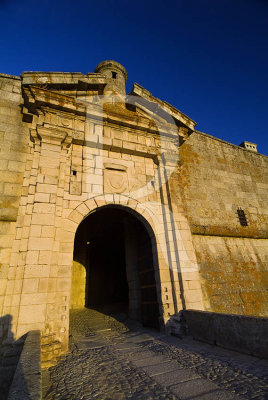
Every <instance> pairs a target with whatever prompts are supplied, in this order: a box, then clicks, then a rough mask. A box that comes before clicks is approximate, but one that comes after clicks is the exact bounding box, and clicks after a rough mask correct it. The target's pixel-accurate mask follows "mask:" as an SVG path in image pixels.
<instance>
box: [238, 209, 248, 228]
mask: <svg viewBox="0 0 268 400" xmlns="http://www.w3.org/2000/svg"><path fill="white" fill-rule="evenodd" d="M237 215H238V218H239V222H240V225H241V226H248V221H247V217H246V214H245V211H244V210H242V208H238V209H237Z"/></svg>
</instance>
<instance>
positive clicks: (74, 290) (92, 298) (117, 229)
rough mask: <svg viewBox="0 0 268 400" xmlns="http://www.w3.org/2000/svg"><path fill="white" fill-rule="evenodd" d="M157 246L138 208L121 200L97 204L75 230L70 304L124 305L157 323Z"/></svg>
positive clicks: (117, 308)
mask: <svg viewBox="0 0 268 400" xmlns="http://www.w3.org/2000/svg"><path fill="white" fill-rule="evenodd" d="M155 248H156V240H155V236H154V233H153V231H152V228H151V227H150V225H149V224H148V223H147V222H146V220H145V219H144V218H143V217H142V216H141V215H140V214H138V213H137V212H135V211H133V210H132V209H130V208H129V207H126V206H122V205H106V206H102V207H99V208H96V209H95V210H94V212H92V213H90V214H89V215H88V216H87V217H86V218H85V219H84V220H83V221H82V222H81V223H80V224H79V227H78V229H77V231H76V236H75V242H74V262H73V272H72V287H71V299H70V308H81V307H84V306H86V307H89V308H99V309H103V310H104V309H105V310H106V311H107V310H108V312H109V310H110V311H111V312H112V311H113V312H116V311H123V312H125V313H128V315H129V317H130V318H132V319H136V320H139V321H141V322H142V323H143V325H145V326H150V327H154V328H159V320H160V319H161V314H162V313H161V307H160V306H159V305H160V304H161V296H159V294H160V279H159V273H158V269H159V268H158V260H157V256H156V252H154V249H155Z"/></svg>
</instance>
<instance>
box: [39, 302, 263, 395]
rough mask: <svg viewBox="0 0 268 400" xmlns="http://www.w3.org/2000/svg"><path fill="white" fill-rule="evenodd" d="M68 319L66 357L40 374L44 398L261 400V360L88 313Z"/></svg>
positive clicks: (102, 315) (91, 311)
mask: <svg viewBox="0 0 268 400" xmlns="http://www.w3.org/2000/svg"><path fill="white" fill-rule="evenodd" d="M70 317H71V326H72V331H71V334H72V336H71V347H70V352H69V353H68V354H67V355H66V356H64V357H62V359H61V360H60V361H59V362H58V364H57V365H56V366H55V367H52V368H50V369H49V370H48V371H45V372H44V374H43V398H44V399H46V400H56V399H57V400H92V399H98V400H124V399H137V400H139V399H144V400H145V399H146V400H158V399H159V400H162V399H165V400H169V399H170V400H171V399H172V400H173V399H174V400H175V399H181V400H184V399H185V400H186V399H193V400H201V399H202V400H210V399H211V400H229V399H230V400H231V399H257V400H265V399H268V392H267V386H268V377H267V371H268V362H267V361H263V360H259V359H257V358H255V357H250V356H246V355H241V354H239V353H236V352H231V351H228V350H224V349H220V348H217V347H215V346H210V345H207V344H204V343H199V342H196V341H193V340H191V339H189V338H187V339H178V338H174V337H170V336H166V335H162V334H160V333H159V332H156V331H153V330H149V329H145V328H143V327H141V326H140V325H139V324H137V323H133V322H130V321H125V323H122V322H119V321H118V319H120V316H117V319H114V318H112V317H111V316H108V315H105V314H103V313H100V312H98V311H95V310H89V309H83V310H75V311H73V312H72V313H71V316H70ZM122 319H123V318H122Z"/></svg>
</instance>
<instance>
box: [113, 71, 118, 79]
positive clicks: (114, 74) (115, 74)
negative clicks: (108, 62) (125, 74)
mask: <svg viewBox="0 0 268 400" xmlns="http://www.w3.org/2000/svg"><path fill="white" fill-rule="evenodd" d="M116 76H117V73H116V72H114V71H112V78H113V79H116Z"/></svg>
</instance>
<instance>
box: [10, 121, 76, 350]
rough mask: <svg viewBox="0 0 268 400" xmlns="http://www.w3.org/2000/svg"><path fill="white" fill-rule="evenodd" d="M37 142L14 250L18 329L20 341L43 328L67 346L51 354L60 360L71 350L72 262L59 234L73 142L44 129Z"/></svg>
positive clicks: (33, 135)
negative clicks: (68, 347) (69, 154)
mask: <svg viewBox="0 0 268 400" xmlns="http://www.w3.org/2000/svg"><path fill="white" fill-rule="evenodd" d="M31 139H32V141H33V143H32V145H31V146H32V147H31V152H30V157H29V160H28V162H27V166H26V173H25V177H24V182H23V188H24V191H23V195H22V197H21V203H20V207H19V216H20V217H19V218H18V223H17V231H16V237H17V240H15V241H14V246H13V260H14V261H15V262H14V264H13V265H14V267H16V268H15V271H16V275H14V277H16V280H15V281H14V292H13V296H15V295H16V301H17V305H18V306H19V307H18V318H17V320H16V324H13V329H14V331H15V336H16V337H17V338H18V337H20V336H22V335H23V334H24V333H26V332H28V331H30V330H33V329H40V330H41V332H42V336H43V337H44V336H45V335H52V337H51V338H50V339H51V340H50V341H54V343H55V342H57V343H61V348H57V350H52V348H51V349H50V350H51V351H52V352H53V351H54V352H56V353H55V354H54V356H55V357H56V356H57V355H58V354H59V352H61V351H65V350H66V349H67V345H68V306H67V305H68V300H69V296H70V280H71V270H69V269H70V268H68V267H67V266H68V265H69V264H70V260H69V259H68V260H66V259H65V257H64V252H63V251H64V250H63V249H61V248H60V246H59V242H57V241H56V240H55V231H56V228H57V227H58V226H60V223H61V217H62V208H63V194H64V185H65V173H66V162H67V158H68V148H69V146H70V144H71V138H70V137H69V136H68V134H67V133H66V131H64V130H59V129H55V128H45V127H43V126H42V127H40V126H38V127H37V128H36V129H32V130H31ZM65 251H66V250H65ZM68 255H69V253H68ZM18 278H19V279H18ZM56 347H57V346H56ZM58 347H59V346H58ZM54 349H55V346H54ZM52 356H53V355H52ZM50 357H51V355H50Z"/></svg>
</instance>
